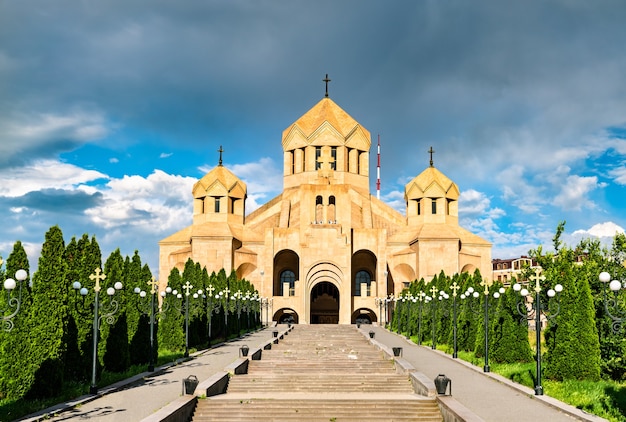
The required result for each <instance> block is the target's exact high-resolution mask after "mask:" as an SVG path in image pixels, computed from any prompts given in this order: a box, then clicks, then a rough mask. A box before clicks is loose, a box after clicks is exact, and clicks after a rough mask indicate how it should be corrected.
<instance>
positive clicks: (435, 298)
mask: <svg viewBox="0 0 626 422" xmlns="http://www.w3.org/2000/svg"><path fill="white" fill-rule="evenodd" d="M430 293H431V294H432V296H431V298H432V305H431V308H430V310H431V314H432V318H431V322H432V345H431V348H432V349H433V350H435V349H436V348H437V302H441V301H442V300H444V299H447V298H448V297H449V296H448V294H447V293H446V292H444V291H443V290H440V291H437V287H436V286H432V287H431V288H430Z"/></svg>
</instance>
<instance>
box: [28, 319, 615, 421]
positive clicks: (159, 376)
mask: <svg viewBox="0 0 626 422" xmlns="http://www.w3.org/2000/svg"><path fill="white" fill-rule="evenodd" d="M295 328H296V329H297V327H295ZM275 329H278V330H279V332H281V333H282V332H284V331H286V330H287V327H286V326H279V327H277V328H269V329H264V330H261V331H258V332H256V333H254V334H251V335H248V336H246V337H245V338H242V339H238V340H235V341H232V342H229V343H224V344H221V345H219V346H214V347H213V348H212V349H208V350H205V351H202V352H199V353H197V354H195V355H193V356H192V359H191V360H189V361H187V362H184V363H181V364H178V365H174V366H166V367H160V368H157V370H156V371H155V372H153V373H143V374H140V375H138V376H137V377H134V378H133V379H130V380H125V381H122V382H120V383H118V384H117V385H113V386H110V387H107V388H103V389H101V390H100V391H99V394H98V395H96V396H93V395H87V396H83V397H80V398H78V399H76V400H74V401H69V402H66V403H61V404H59V405H58V406H55V408H54V409H52V408H51V409H46V411H43V412H40V413H38V414H36V415H31V416H30V417H27V418H24V419H21V421H29V422H34V421H43V420H46V421H79V420H92V421H140V420H142V419H143V418H145V417H147V416H150V415H151V414H153V413H154V412H156V411H157V410H159V409H161V408H162V407H164V406H165V405H167V404H168V403H170V402H172V401H174V400H176V399H177V398H179V397H180V396H181V394H182V380H183V379H184V378H187V377H189V376H190V375H195V376H196V377H197V378H198V380H200V381H202V380H204V379H207V378H209V377H210V376H211V375H213V374H215V373H217V372H219V371H223V370H224V368H225V367H226V366H228V365H229V364H231V363H232V362H233V361H234V360H235V359H237V358H238V356H239V347H241V346H242V345H244V344H246V345H248V346H249V347H250V348H251V349H254V348H258V347H262V345H263V344H265V343H266V342H267V340H269V339H271V338H272V337H273V331H274V330H275ZM361 330H367V331H369V330H373V331H374V332H375V340H376V341H377V342H379V343H381V344H383V345H385V346H387V347H389V348H391V347H402V349H403V354H402V357H403V358H404V359H406V360H407V361H408V362H409V363H411V364H412V365H413V366H414V367H415V368H416V369H417V370H418V371H420V372H422V373H423V374H424V375H426V376H427V377H428V378H429V379H434V378H435V377H437V375H438V374H445V375H446V376H448V377H449V378H450V379H451V380H452V396H453V397H454V398H455V399H456V400H457V401H458V402H460V403H461V404H462V405H464V406H465V407H466V408H468V409H469V410H470V411H472V412H474V413H475V414H476V415H477V416H479V417H480V418H482V419H483V420H485V421H487V422H491V421H494V422H502V421H515V422H526V421H529V422H530V421H532V422H536V421H551V422H561V421H563V422H572V421H574V420H585V421H590V422H599V421H606V420H605V419H602V418H599V417H596V416H593V415H588V414H585V413H583V412H582V411H580V410H579V409H576V408H574V407H573V406H569V405H566V404H565V403H562V402H559V401H557V400H555V399H553V398H551V397H549V396H545V395H544V396H535V395H534V391H533V390H532V389H530V388H527V387H523V386H520V385H518V384H515V383H513V382H510V381H508V380H506V379H505V378H503V377H501V376H499V375H497V374H494V373H484V372H483V371H482V368H478V367H475V366H473V365H470V364H468V363H466V362H464V361H461V360H458V359H452V357H451V356H450V355H446V354H444V353H441V352H438V351H435V350H432V349H430V348H428V347H423V346H418V345H416V344H414V343H412V342H410V341H408V340H407V339H406V338H404V337H402V336H399V335H397V334H394V333H391V332H389V331H388V330H386V329H384V328H382V327H377V326H369V325H368V326H361Z"/></svg>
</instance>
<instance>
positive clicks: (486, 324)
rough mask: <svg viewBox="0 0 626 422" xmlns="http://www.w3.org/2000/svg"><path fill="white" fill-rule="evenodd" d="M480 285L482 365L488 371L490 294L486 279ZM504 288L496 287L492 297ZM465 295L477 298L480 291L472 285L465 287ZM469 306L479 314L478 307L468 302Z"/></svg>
mask: <svg viewBox="0 0 626 422" xmlns="http://www.w3.org/2000/svg"><path fill="white" fill-rule="evenodd" d="M480 285H481V286H483V295H484V308H483V310H484V313H483V328H484V331H485V336H484V337H485V341H484V344H485V351H484V354H485V364H484V366H483V372H490V371H491V368H490V367H489V309H490V308H491V304H490V302H491V300H490V296H489V284H488V283H487V280H483V281H481V282H480ZM505 291H506V290H505V289H504V287H500V288H499V289H498V291H497V292H494V293H493V294H492V297H493V298H494V299H498V298H499V297H500V295H502V294H504V292H505ZM464 295H465V297H467V298H470V297H473V298H475V299H477V298H478V297H480V293H478V292H477V291H475V290H474V288H473V287H469V288H468V289H467V291H466V292H465V293H464ZM469 308H470V309H471V310H472V312H474V313H475V314H480V313H481V311H479V310H478V309H475V308H474V307H473V306H472V305H471V302H470V306H469Z"/></svg>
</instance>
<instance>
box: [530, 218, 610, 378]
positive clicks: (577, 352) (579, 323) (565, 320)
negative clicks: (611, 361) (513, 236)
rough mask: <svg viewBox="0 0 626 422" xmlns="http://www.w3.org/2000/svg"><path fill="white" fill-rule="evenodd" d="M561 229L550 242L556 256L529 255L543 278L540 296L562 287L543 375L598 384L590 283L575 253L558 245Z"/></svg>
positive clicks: (598, 346)
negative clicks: (596, 381) (542, 272)
mask: <svg viewBox="0 0 626 422" xmlns="http://www.w3.org/2000/svg"><path fill="white" fill-rule="evenodd" d="M564 225H565V223H564V222H562V223H560V224H559V226H558V227H557V231H556V234H555V237H554V239H553V240H554V245H555V249H556V251H557V253H556V255H554V256H552V255H551V254H548V255H545V256H543V255H541V254H540V249H539V252H538V251H531V255H532V256H534V257H535V258H536V259H537V261H538V262H539V263H540V265H541V266H542V267H543V269H544V275H545V277H546V280H545V282H544V284H542V293H541V294H542V295H545V292H546V291H547V290H548V287H550V286H553V285H555V284H557V283H560V284H561V285H562V286H563V291H562V292H561V293H560V295H559V296H560V297H559V298H558V300H559V304H560V306H559V313H558V315H557V316H556V318H555V319H554V320H553V321H551V323H550V329H549V330H548V331H547V332H546V346H547V349H548V350H547V353H546V358H545V363H546V370H545V374H546V376H547V377H548V378H552V379H556V380H567V379H587V380H598V379H599V378H600V344H599V340H598V333H597V329H596V326H595V309H594V305H593V299H592V297H591V290H590V287H589V280H588V279H587V278H586V277H585V276H584V275H583V273H582V272H580V271H579V269H578V268H577V267H578V266H577V265H576V256H575V253H574V252H573V251H572V250H571V249H570V248H568V247H567V246H564V245H563V243H562V242H561V241H560V235H561V233H562V232H563V229H564ZM557 247H558V249H557ZM542 301H544V302H543V303H549V302H548V298H547V296H542Z"/></svg>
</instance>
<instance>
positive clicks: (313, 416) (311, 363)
mask: <svg viewBox="0 0 626 422" xmlns="http://www.w3.org/2000/svg"><path fill="white" fill-rule="evenodd" d="M442 420H443V417H442V415H441V412H440V410H439V407H438V405H437V402H436V399H435V398H433V397H423V396H419V395H417V394H415V393H414V391H413V387H412V385H411V382H410V379H409V377H408V375H403V374H398V373H396V369H395V366H394V363H393V361H389V360H387V359H385V357H384V355H383V353H382V352H381V351H380V350H378V349H377V348H376V347H374V346H373V345H372V344H370V342H369V341H368V339H366V338H365V336H363V334H362V333H360V332H358V331H357V330H356V328H355V327H354V326H348V325H305V326H299V325H296V326H294V329H293V330H292V331H291V332H290V333H289V335H286V336H284V337H283V338H282V339H280V341H279V342H278V343H277V344H273V346H272V348H271V349H269V350H263V353H262V356H261V360H252V361H250V362H249V365H248V373H247V374H244V375H234V376H232V377H231V378H230V381H229V385H228V390H227V393H226V394H222V395H218V396H213V397H210V398H208V399H200V400H198V405H197V407H196V411H195V413H194V416H193V421H194V422H198V421H200V422H209V421H220V422H231V421H232V422H234V421H259V422H266V421H267V422H269V421H290V422H295V421H297V422H313V421H316V422H319V421H326V422H328V421H336V422H370V421H371V422H374V421H375V422H380V421H398V422H441V421H442Z"/></svg>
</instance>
